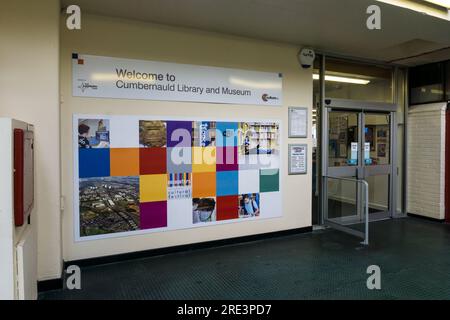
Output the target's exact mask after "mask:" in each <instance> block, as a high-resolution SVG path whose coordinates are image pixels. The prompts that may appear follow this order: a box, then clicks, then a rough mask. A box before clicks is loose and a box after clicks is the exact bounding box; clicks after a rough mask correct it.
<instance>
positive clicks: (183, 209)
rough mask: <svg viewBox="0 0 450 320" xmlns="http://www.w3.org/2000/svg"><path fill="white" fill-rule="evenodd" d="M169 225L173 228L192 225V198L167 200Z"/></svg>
mask: <svg viewBox="0 0 450 320" xmlns="http://www.w3.org/2000/svg"><path fill="white" fill-rule="evenodd" d="M167 225H168V226H170V228H171V229H184V228H186V226H190V225H192V198H187V199H173V200H168V201H167Z"/></svg>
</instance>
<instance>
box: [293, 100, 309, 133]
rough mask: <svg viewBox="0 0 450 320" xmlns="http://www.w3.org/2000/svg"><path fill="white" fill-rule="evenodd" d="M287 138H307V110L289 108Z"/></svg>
mask: <svg viewBox="0 0 450 320" xmlns="http://www.w3.org/2000/svg"><path fill="white" fill-rule="evenodd" d="M288 112H289V138H307V137H308V108H302V107H289V111H288Z"/></svg>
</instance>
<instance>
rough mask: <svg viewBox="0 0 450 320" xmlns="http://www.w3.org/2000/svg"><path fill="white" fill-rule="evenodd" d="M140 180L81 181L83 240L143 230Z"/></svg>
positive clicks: (100, 179)
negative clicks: (140, 207)
mask: <svg viewBox="0 0 450 320" xmlns="http://www.w3.org/2000/svg"><path fill="white" fill-rule="evenodd" d="M139 220H140V219H139V177H104V178H87V179H80V236H81V237H85V236H93V235H100V234H107V233H115V232H127V231H134V230H139Z"/></svg>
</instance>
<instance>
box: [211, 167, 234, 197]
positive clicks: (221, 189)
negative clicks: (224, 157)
mask: <svg viewBox="0 0 450 320" xmlns="http://www.w3.org/2000/svg"><path fill="white" fill-rule="evenodd" d="M238 193H239V175H238V172H237V171H218V172H216V194H217V196H232V195H237V194H238Z"/></svg>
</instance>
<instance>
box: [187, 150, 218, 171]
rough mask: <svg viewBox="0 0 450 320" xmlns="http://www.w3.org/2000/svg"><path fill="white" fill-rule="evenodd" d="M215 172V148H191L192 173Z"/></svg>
mask: <svg viewBox="0 0 450 320" xmlns="http://www.w3.org/2000/svg"><path fill="white" fill-rule="evenodd" d="M215 171H216V147H193V148H192V172H215Z"/></svg>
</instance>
